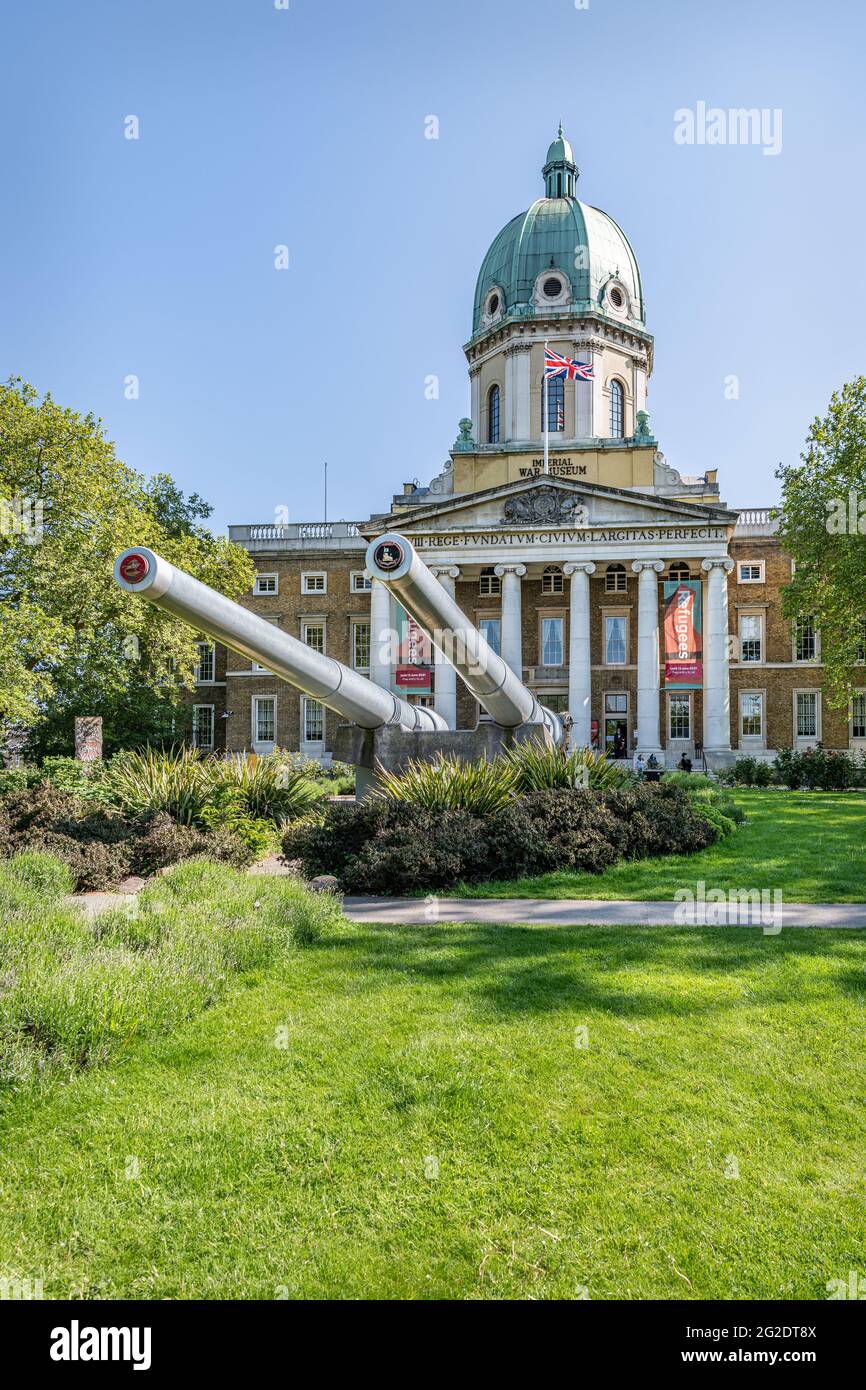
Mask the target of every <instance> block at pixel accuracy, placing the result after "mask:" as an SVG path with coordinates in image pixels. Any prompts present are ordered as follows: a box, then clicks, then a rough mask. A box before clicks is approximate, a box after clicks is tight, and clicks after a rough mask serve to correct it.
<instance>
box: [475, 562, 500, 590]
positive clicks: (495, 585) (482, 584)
mask: <svg viewBox="0 0 866 1390" xmlns="http://www.w3.org/2000/svg"><path fill="white" fill-rule="evenodd" d="M478 592H479V594H480V595H481V597H482V598H493V597H495V595H497V594H500V593H501V592H502V583H501V581H500V578H499V575H498V574H496V573H495V571H494V569H493V566H492V565H488V566H487V568H486V569H483V570H482V571H481V574H480V576H479V579H478Z"/></svg>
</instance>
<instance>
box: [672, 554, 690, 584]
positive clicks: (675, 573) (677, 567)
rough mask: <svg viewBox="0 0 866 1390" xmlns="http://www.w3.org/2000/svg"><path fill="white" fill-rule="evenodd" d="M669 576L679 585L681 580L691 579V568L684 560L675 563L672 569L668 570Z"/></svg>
mask: <svg viewBox="0 0 866 1390" xmlns="http://www.w3.org/2000/svg"><path fill="white" fill-rule="evenodd" d="M668 575H669V577H670V578H671V579H672V580H674V581H675V582H676V583H679V581H680V580H681V579H690V578H691V575H690V573H689V567H688V565H687V564H686V563H685V561H684V560H677V561H675V563H674V564H672V565H671V567H670V569H669V570H668Z"/></svg>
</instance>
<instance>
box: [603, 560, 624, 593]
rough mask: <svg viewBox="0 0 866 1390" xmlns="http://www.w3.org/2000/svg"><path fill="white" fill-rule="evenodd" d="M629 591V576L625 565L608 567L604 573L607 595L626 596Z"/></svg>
mask: <svg viewBox="0 0 866 1390" xmlns="http://www.w3.org/2000/svg"><path fill="white" fill-rule="evenodd" d="M627 589H628V576H627V575H626V572H625V565H608V567H607V569H606V570H605V572H604V592H605V593H606V594H624V593H625V592H626V590H627Z"/></svg>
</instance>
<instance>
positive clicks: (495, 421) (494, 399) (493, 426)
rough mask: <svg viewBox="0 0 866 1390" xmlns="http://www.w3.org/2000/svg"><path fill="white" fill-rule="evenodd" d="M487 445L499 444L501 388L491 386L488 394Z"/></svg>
mask: <svg viewBox="0 0 866 1390" xmlns="http://www.w3.org/2000/svg"><path fill="white" fill-rule="evenodd" d="M487 443H488V444H498V443H499V387H498V386H491V388H490V390H489V392H488V394H487Z"/></svg>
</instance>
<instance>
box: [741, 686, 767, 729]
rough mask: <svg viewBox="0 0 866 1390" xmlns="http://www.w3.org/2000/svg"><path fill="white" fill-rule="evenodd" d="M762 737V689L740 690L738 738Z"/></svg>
mask: <svg viewBox="0 0 866 1390" xmlns="http://www.w3.org/2000/svg"><path fill="white" fill-rule="evenodd" d="M763 737H764V692H763V691H762V690H741V691H740V738H741V739H747V738H754V739H763Z"/></svg>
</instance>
